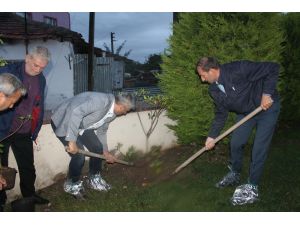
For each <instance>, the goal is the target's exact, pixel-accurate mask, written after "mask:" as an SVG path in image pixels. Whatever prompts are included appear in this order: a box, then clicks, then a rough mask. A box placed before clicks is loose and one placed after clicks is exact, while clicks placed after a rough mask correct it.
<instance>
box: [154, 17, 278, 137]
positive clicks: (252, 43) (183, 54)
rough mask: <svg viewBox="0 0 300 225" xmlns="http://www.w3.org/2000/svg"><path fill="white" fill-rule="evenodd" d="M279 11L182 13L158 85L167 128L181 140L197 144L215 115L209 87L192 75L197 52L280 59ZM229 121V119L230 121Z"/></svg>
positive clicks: (223, 59)
mask: <svg viewBox="0 0 300 225" xmlns="http://www.w3.org/2000/svg"><path fill="white" fill-rule="evenodd" d="M280 19H281V14H278V13H181V14H180V18H179V22H178V23H175V24H174V26H173V36H172V37H171V38H170V40H169V44H170V48H169V49H168V53H169V54H168V55H165V56H163V64H162V70H163V73H162V75H161V76H160V79H161V81H160V86H161V88H162V90H163V91H164V92H165V94H166V95H167V97H168V104H167V107H168V116H169V117H170V118H171V119H173V120H175V121H176V122H177V125H175V126H169V127H170V128H171V129H173V130H174V131H175V133H176V135H177V136H178V140H179V142H181V143H191V142H199V141H201V140H200V138H201V137H204V136H206V135H207V132H208V129H209V127H210V124H211V121H212V119H213V116H214V106H213V103H212V100H211V98H210V97H209V95H208V85H203V84H201V83H200V81H199V78H198V76H197V75H196V74H195V69H196V67H195V66H196V62H197V61H198V59H199V58H200V57H202V56H214V57H216V58H218V59H219V61H220V62H221V63H226V62H230V61H233V60H241V59H247V60H254V61H261V60H264V61H267V60H268V61H276V62H280V53H281V51H282V47H281V45H280V44H281V42H282V40H283V33H282V30H281V28H280ZM230 125H232V122H231V124H230Z"/></svg>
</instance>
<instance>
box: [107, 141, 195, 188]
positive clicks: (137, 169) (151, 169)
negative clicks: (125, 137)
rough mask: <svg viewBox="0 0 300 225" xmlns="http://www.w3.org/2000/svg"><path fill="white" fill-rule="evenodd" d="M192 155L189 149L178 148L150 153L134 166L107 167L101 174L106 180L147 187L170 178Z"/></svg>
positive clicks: (113, 165)
mask: <svg viewBox="0 0 300 225" xmlns="http://www.w3.org/2000/svg"><path fill="white" fill-rule="evenodd" d="M192 154H193V152H192V148H190V147H186V148H185V147H182V146H181V147H178V148H172V149H167V150H164V151H158V150H157V151H152V152H150V153H149V154H147V155H145V156H143V157H141V158H139V159H137V160H136V161H134V166H125V165H121V164H112V165H107V168H106V170H104V171H103V172H102V173H103V175H104V176H106V177H109V178H108V179H114V178H118V179H120V178H121V179H123V181H124V182H130V183H134V184H136V185H141V186H148V185H151V184H154V183H157V182H160V181H163V180H166V179H169V178H171V177H172V176H173V175H172V172H173V171H174V170H175V169H176V167H177V166H179V165H180V164H181V163H182V162H184V160H186V159H187V158H188V157H189V156H191V155H192Z"/></svg>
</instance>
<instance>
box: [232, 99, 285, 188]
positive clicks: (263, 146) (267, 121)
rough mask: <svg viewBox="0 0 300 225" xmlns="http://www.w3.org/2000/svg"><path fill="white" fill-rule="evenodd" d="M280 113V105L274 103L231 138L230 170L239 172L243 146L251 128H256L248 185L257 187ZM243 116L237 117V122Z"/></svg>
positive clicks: (238, 129)
mask: <svg viewBox="0 0 300 225" xmlns="http://www.w3.org/2000/svg"><path fill="white" fill-rule="evenodd" d="M279 112H280V103H279V102H274V103H273V105H272V106H271V107H270V108H269V109H268V110H266V111H262V112H260V113H259V114H257V115H256V116H254V117H253V118H252V119H250V120H248V121H247V122H246V123H244V124H243V125H241V126H240V127H238V128H237V129H236V130H235V131H234V132H233V134H232V138H231V143H230V144H231V157H230V162H231V166H232V170H233V171H235V172H240V171H241V169H242V161H243V152H244V146H245V145H246V143H247V141H248V139H249V136H250V135H251V133H252V130H253V128H255V127H256V133H255V139H254V144H253V148H252V155H251V164H250V170H249V183H251V184H255V185H258V183H259V180H260V177H261V175H262V172H263V167H264V163H265V161H266V158H267V154H268V149H269V145H270V143H271V140H272V136H273V133H274V129H275V126H276V122H277V119H278V116H279ZM244 117H245V115H240V114H238V115H237V122H238V121H240V120H241V119H243V118H244Z"/></svg>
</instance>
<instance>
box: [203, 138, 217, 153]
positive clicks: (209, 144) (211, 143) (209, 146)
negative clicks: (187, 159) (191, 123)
mask: <svg viewBox="0 0 300 225" xmlns="http://www.w3.org/2000/svg"><path fill="white" fill-rule="evenodd" d="M214 140H215V139H214V138H211V137H207V138H206V141H205V147H206V149H207V150H210V149H212V148H213V147H215V142H214Z"/></svg>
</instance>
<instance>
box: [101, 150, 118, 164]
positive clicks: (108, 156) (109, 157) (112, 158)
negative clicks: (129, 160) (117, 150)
mask: <svg viewBox="0 0 300 225" xmlns="http://www.w3.org/2000/svg"><path fill="white" fill-rule="evenodd" d="M103 155H104V156H105V160H106V162H108V163H114V162H115V161H116V157H115V156H114V155H112V154H111V153H110V152H109V151H107V150H104V151H103Z"/></svg>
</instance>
